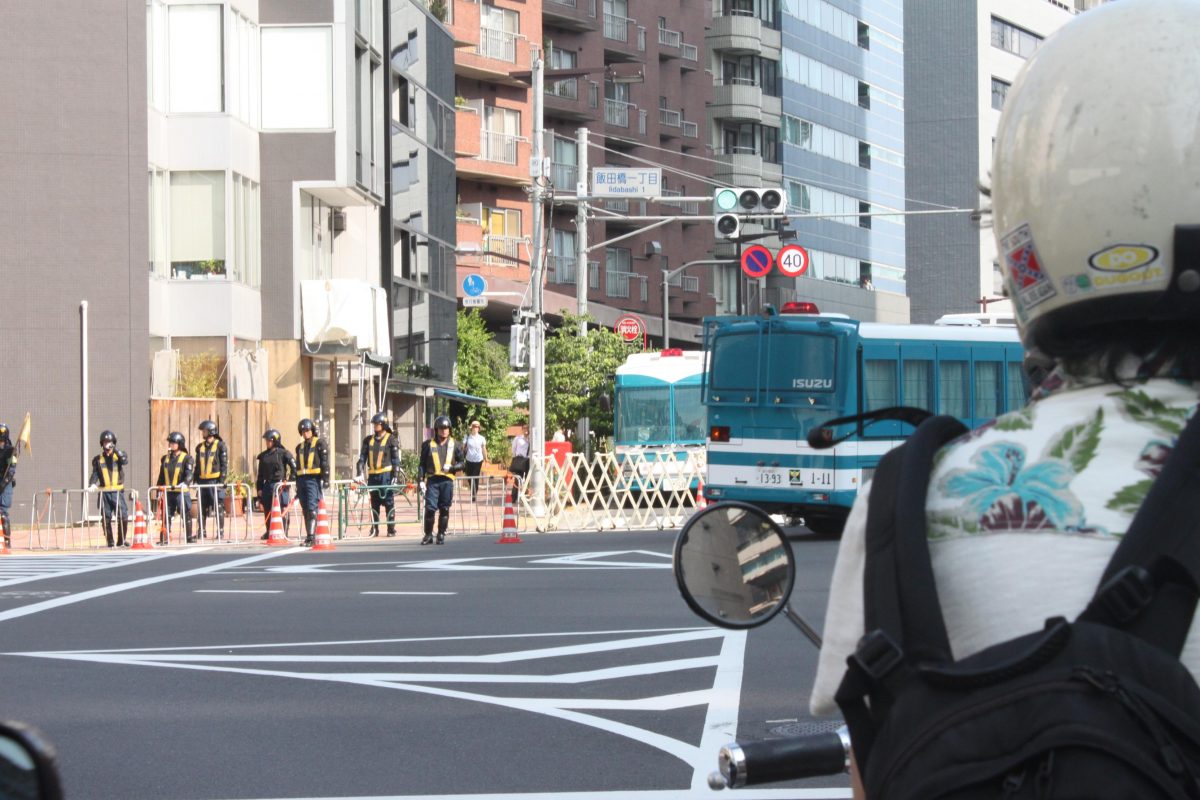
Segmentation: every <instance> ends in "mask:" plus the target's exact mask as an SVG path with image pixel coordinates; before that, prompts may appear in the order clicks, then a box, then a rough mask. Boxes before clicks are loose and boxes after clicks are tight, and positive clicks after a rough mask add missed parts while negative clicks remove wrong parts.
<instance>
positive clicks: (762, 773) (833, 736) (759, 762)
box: [718, 727, 850, 789]
mask: <svg viewBox="0 0 1200 800" xmlns="http://www.w3.org/2000/svg"><path fill="white" fill-rule="evenodd" d="M718 761H719V766H720V770H721V774H722V775H723V776H724V777H725V783H726V785H727V786H729V787H730V788H731V789H736V788H739V787H742V786H754V785H757V784H760V783H773V782H775V781H791V780H798V779H800V778H812V777H816V776H818V775H837V774H838V773H841V772H845V771H847V770H848V769H849V767H850V736H849V734H848V733H847V731H846V728H845V727H842V728H840V729H839V730H838V731H837V733H818V734H814V735H811V736H792V737H788V738H786V739H767V740H765V741H761V742H749V743H747V744H737V743H735V744H731V745H726V746H725V747H722V748H721V753H720V755H719V756H718Z"/></svg>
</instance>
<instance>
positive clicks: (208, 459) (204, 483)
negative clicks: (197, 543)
mask: <svg viewBox="0 0 1200 800" xmlns="http://www.w3.org/2000/svg"><path fill="white" fill-rule="evenodd" d="M200 435H201V436H203V437H204V441H202V442H201V443H200V444H198V445H196V485H197V486H198V487H199V492H198V498H197V499H198V500H199V503H200V513H199V514H197V521H198V522H199V523H200V538H201V539H203V538H205V531H204V523H205V521H206V519H207V518H208V517H209V516H210V515H213V514H215V515H216V518H217V539H222V538H224V533H225V482H226V481H227V480H228V475H229V448H228V447H226V446H225V441H224V440H223V439H221V436H220V434H219V433H217V423H215V422H213V421H212V420H211V419H206V420H204V422H201V423H200Z"/></svg>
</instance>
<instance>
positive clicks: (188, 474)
mask: <svg viewBox="0 0 1200 800" xmlns="http://www.w3.org/2000/svg"><path fill="white" fill-rule="evenodd" d="M194 471H195V462H193V461H192V457H191V456H190V455H188V451H187V440H186V439H184V438H183V434H182V433H180V432H179V431H171V433H170V434H168V435H167V452H166V455H164V456H163V457H162V460H161V461H160V462H159V467H158V480H157V481H156V482H155V485H156V486H159V487H161V488H160V490H159V491H161V492H164V493H165V494H166V504H165V507H164V510H163V529H162V536H161V537H160V538H159V544H167V543H168V542H169V540H170V537H171V517H172V516H174V515H175V514H176V513H178V514H179V516H180V517H182V518H183V533H184V537H185V538H186V539H187V541H188V542H189V543H190V542H194V541H196V539H195V537H194V536H192V498H191V495H189V494H188V485H189V484H190V483H191V482H192V474H193V472H194Z"/></svg>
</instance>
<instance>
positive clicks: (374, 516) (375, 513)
mask: <svg viewBox="0 0 1200 800" xmlns="http://www.w3.org/2000/svg"><path fill="white" fill-rule="evenodd" d="M378 535H379V509H378V508H372V509H371V532H370V533H368V534H367V536H372V537H373V536H378Z"/></svg>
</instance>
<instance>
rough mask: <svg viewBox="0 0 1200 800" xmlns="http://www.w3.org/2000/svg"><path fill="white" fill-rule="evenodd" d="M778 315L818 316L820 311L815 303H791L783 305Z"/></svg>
mask: <svg viewBox="0 0 1200 800" xmlns="http://www.w3.org/2000/svg"><path fill="white" fill-rule="evenodd" d="M779 313H780V314H820V313H821V309H819V308H817V304H816V303H808V302H798V301H795V300H793V301H791V302H788V303H784V304H783V308H781V309H779Z"/></svg>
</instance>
